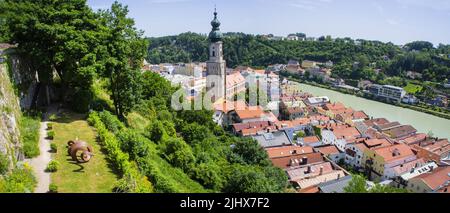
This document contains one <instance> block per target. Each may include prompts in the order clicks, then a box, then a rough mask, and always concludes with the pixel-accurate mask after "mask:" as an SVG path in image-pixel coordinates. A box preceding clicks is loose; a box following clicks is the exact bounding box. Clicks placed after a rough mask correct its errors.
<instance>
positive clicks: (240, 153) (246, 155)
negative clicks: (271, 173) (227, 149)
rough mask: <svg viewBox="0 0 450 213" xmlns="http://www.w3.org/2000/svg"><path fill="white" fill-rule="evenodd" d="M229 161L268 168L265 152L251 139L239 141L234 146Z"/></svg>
mask: <svg viewBox="0 0 450 213" xmlns="http://www.w3.org/2000/svg"><path fill="white" fill-rule="evenodd" d="M229 158H230V161H231V162H235V163H243V164H249V165H260V166H268V165H270V161H269V160H268V155H267V152H266V151H265V150H264V149H263V148H262V147H261V146H260V145H259V144H258V142H256V141H255V140H253V139H240V140H239V141H237V142H236V143H235V144H234V147H233V148H232V152H231V154H230V157H229Z"/></svg>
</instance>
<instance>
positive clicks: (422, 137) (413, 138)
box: [400, 133, 427, 145]
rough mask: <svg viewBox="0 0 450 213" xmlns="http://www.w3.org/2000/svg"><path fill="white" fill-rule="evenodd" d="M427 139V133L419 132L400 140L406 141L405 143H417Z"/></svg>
mask: <svg viewBox="0 0 450 213" xmlns="http://www.w3.org/2000/svg"><path fill="white" fill-rule="evenodd" d="M425 139H427V134H425V133H419V134H415V135H413V136H410V137H407V138H405V139H403V140H400V142H402V143H404V144H408V145H411V144H415V143H419V142H421V141H424V140H425Z"/></svg>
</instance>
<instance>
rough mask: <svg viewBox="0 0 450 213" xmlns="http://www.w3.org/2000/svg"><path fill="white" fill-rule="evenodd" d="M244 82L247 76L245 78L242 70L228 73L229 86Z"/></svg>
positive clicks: (227, 82)
mask: <svg viewBox="0 0 450 213" xmlns="http://www.w3.org/2000/svg"><path fill="white" fill-rule="evenodd" d="M243 83H245V78H244V76H242V74H241V73H240V72H234V73H231V74H229V75H227V80H226V84H227V88H230V87H233V86H235V85H238V84H243Z"/></svg>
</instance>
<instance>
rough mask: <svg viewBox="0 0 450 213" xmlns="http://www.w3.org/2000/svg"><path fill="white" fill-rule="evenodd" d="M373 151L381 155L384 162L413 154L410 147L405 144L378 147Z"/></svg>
mask: <svg viewBox="0 0 450 213" xmlns="http://www.w3.org/2000/svg"><path fill="white" fill-rule="evenodd" d="M375 153H376V154H377V155H379V156H381V157H382V158H383V159H384V162H385V163H388V162H391V161H394V160H397V159H401V158H405V157H408V156H413V155H414V153H413V152H412V150H411V148H410V147H409V146H407V145H405V144H396V145H392V146H386V147H380V148H377V149H375Z"/></svg>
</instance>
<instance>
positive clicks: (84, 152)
mask: <svg viewBox="0 0 450 213" xmlns="http://www.w3.org/2000/svg"><path fill="white" fill-rule="evenodd" d="M67 145H69V146H68V154H69V155H70V156H71V157H72V159H73V160H74V161H76V162H78V163H87V162H89V161H90V160H91V158H92V156H94V154H93V152H94V150H93V149H92V147H91V146H89V144H88V143H86V142H84V141H69V142H67Z"/></svg>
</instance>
